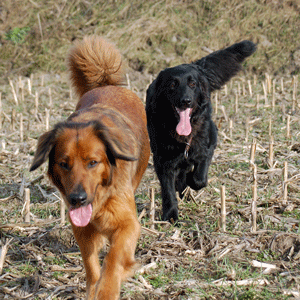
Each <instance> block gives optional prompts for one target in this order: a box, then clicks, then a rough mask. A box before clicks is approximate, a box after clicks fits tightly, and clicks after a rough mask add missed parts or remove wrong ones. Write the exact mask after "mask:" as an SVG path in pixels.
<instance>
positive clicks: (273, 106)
mask: <svg viewBox="0 0 300 300" xmlns="http://www.w3.org/2000/svg"><path fill="white" fill-rule="evenodd" d="M275 85H276V79H273V93H272V112H274V111H275Z"/></svg>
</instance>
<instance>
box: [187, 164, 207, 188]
mask: <svg viewBox="0 0 300 300" xmlns="http://www.w3.org/2000/svg"><path fill="white" fill-rule="evenodd" d="M209 165H210V161H207V160H203V161H201V162H199V163H197V164H196V165H195V168H194V171H193V172H191V173H188V174H187V184H188V186H190V187H191V188H192V189H193V190H196V191H198V190H200V189H202V188H204V187H206V186H207V175H208V168H209Z"/></svg>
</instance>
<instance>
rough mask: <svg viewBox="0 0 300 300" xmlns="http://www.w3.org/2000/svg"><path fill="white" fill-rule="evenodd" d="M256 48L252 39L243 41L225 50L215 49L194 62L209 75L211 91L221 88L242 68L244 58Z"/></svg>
mask: <svg viewBox="0 0 300 300" xmlns="http://www.w3.org/2000/svg"><path fill="white" fill-rule="evenodd" d="M255 50H256V45H255V44H254V43H253V42H251V41H242V42H240V43H236V44H234V45H232V46H230V47H228V48H225V49H223V50H218V51H215V52H213V53H211V54H209V55H207V56H205V57H203V58H201V59H200V60H197V61H195V62H193V64H195V65H197V66H198V67H200V68H199V69H200V70H201V71H202V72H203V73H204V75H205V76H206V77H207V79H208V81H209V83H210V87H211V91H213V90H216V89H220V88H221V87H222V85H224V84H225V83H226V82H227V81H229V80H230V79H231V78H232V77H233V76H234V75H236V74H237V73H238V71H240V69H241V63H242V62H243V61H244V59H245V58H246V57H248V56H250V55H251V54H253V53H254V52H255Z"/></svg>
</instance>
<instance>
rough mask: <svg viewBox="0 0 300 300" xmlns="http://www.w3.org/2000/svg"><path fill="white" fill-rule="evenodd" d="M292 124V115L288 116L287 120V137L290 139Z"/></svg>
mask: <svg viewBox="0 0 300 300" xmlns="http://www.w3.org/2000/svg"><path fill="white" fill-rule="evenodd" d="M290 123H291V115H287V118H286V137H287V138H288V139H289V138H291V132H290Z"/></svg>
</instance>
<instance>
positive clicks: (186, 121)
mask: <svg viewBox="0 0 300 300" xmlns="http://www.w3.org/2000/svg"><path fill="white" fill-rule="evenodd" d="M155 86H156V87H155V90H156V93H157V96H158V97H160V98H163V99H161V100H160V101H164V102H165V103H164V104H166V106H171V107H172V109H173V111H174V115H175V117H176V121H177V122H178V124H177V126H176V132H177V134H178V135H182V136H188V135H190V134H191V132H192V125H191V120H192V119H193V117H194V116H195V115H199V110H201V111H202V110H203V109H205V108H206V106H207V105H208V104H210V101H209V94H210V92H209V83H208V81H207V79H206V77H205V76H203V75H202V74H201V72H199V68H198V67H197V66H195V65H193V64H183V65H179V66H176V67H173V68H167V69H165V70H163V71H162V72H160V74H159V75H158V77H157V79H156V84H155ZM161 105H163V103H161ZM169 117H170V116H169Z"/></svg>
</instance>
